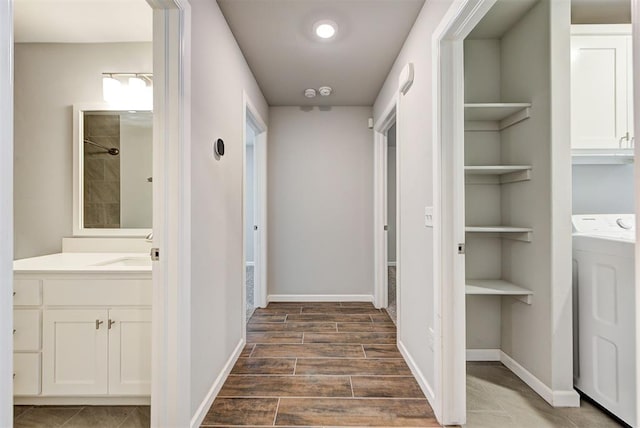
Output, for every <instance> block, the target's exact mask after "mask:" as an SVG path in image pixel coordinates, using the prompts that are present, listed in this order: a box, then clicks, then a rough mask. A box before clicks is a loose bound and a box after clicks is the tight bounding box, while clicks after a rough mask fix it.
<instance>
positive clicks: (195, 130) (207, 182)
mask: <svg viewBox="0 0 640 428" xmlns="http://www.w3.org/2000/svg"><path fill="white" fill-rule="evenodd" d="M190 3H191V13H192V31H191V37H192V47H191V58H192V60H191V70H192V72H191V87H192V88H193V90H192V95H191V138H192V148H191V151H192V154H191V156H192V164H191V183H192V189H191V200H192V204H193V207H192V210H191V212H192V226H191V229H192V231H193V235H192V237H191V241H192V248H191V254H192V260H191V263H192V264H191V352H190V354H191V382H190V383H191V414H195V412H196V410H197V409H198V407H199V406H200V405H201V403H202V402H203V401H204V400H205V398H206V396H207V393H208V392H209V390H210V388H211V386H212V385H213V383H214V381H215V379H216V377H217V376H218V375H219V374H220V373H221V372H222V370H223V367H224V365H225V363H226V362H227V361H228V360H229V358H230V356H231V355H232V353H233V351H234V349H235V348H236V347H237V346H238V344H239V343H240V341H241V340H242V336H243V332H242V320H243V317H244V310H245V308H244V302H243V301H242V289H243V287H244V284H243V283H242V274H243V270H244V265H243V263H244V262H243V258H242V246H243V240H242V232H243V224H242V217H243V215H242V211H243V198H242V180H243V177H242V175H243V172H242V171H243V165H242V164H243V156H242V151H243V148H244V142H243V137H242V135H243V129H244V126H245V124H244V119H243V101H242V93H243V90H245V91H246V92H247V94H248V96H249V98H250V99H251V100H252V102H253V104H254V105H255V106H256V108H257V109H258V112H259V114H260V115H261V116H262V118H263V119H265V120H267V118H268V113H269V111H268V108H267V104H266V101H265V99H264V97H263V96H262V94H261V92H260V89H259V88H258V85H257V83H256V81H255V79H254V77H253V75H252V74H251V71H250V70H249V67H248V66H247V63H246V61H245V59H244V58H243V56H242V53H241V51H240V49H239V47H238V45H237V43H236V41H235V39H234V37H233V35H232V34H231V31H230V30H229V27H228V25H227V23H226V21H225V19H224V16H223V15H222V13H221V12H220V8H219V7H218V4H217V3H216V2H214V1H210V0H190ZM217 138H222V139H224V141H225V145H226V147H225V151H226V153H225V155H224V157H222V158H221V159H220V160H216V159H215V158H214V156H213V150H212V142H213V141H215V139H217ZM185 334H188V333H187V332H185Z"/></svg>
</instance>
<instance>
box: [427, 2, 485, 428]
mask: <svg viewBox="0 0 640 428" xmlns="http://www.w3.org/2000/svg"><path fill="white" fill-rule="evenodd" d="M495 1H496V0H458V1H455V2H454V3H453V4H452V5H451V6H450V7H449V10H448V11H447V13H446V15H445V17H444V18H443V19H442V21H441V24H440V25H439V26H438V28H437V29H436V30H435V32H434V34H433V36H432V49H433V52H432V66H433V76H434V79H433V82H432V85H433V93H434V95H435V96H434V97H433V114H434V117H433V123H434V124H435V126H434V127H433V134H434V135H433V154H434V155H433V165H432V168H433V177H434V244H433V245H434V251H433V253H434V263H433V266H434V284H435V286H434V305H435V313H436V317H435V324H434V359H435V386H436V390H437V391H438V394H437V395H436V399H437V401H436V402H435V403H434V405H433V409H434V413H435V415H436V418H437V419H438V421H439V422H440V423H442V424H443V425H464V424H465V423H466V415H467V410H466V370H465V364H466V362H465V359H466V344H465V340H466V339H465V336H466V326H465V322H466V320H465V318H466V317H465V306H466V303H465V300H466V298H465V287H464V277H465V274H464V272H465V268H464V265H465V258H464V254H462V255H460V254H458V253H457V248H456V247H457V244H458V243H464V242H465V229H464V151H463V150H464V63H463V60H464V58H463V54H464V50H463V41H464V39H465V37H466V36H467V35H468V34H469V32H471V30H472V29H473V28H474V27H475V26H476V25H477V24H478V22H479V21H480V20H481V19H482V17H483V16H484V15H485V14H486V13H487V12H488V11H489V9H490V8H491V7H492V6H493V4H494V3H495ZM452 142H453V144H452ZM443 284H451V286H446V287H443Z"/></svg>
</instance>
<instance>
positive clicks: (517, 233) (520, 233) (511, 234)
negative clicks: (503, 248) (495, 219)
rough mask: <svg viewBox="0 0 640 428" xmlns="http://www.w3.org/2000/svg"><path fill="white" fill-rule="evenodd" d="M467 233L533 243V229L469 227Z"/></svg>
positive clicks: (466, 228) (466, 229)
mask: <svg viewBox="0 0 640 428" xmlns="http://www.w3.org/2000/svg"><path fill="white" fill-rule="evenodd" d="M465 231H466V232H467V233H487V234H499V235H500V237H502V238H507V239H515V240H517V241H525V242H531V238H532V234H533V229H531V228H528V227H515V226H467V227H465Z"/></svg>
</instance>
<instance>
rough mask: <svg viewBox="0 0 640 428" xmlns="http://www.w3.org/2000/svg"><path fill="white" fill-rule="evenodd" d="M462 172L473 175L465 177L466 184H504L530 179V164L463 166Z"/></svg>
mask: <svg viewBox="0 0 640 428" xmlns="http://www.w3.org/2000/svg"><path fill="white" fill-rule="evenodd" d="M464 172H465V174H466V175H467V177H469V176H483V177H482V178H480V177H475V179H473V180H469V178H467V183H468V184H506V183H515V182H517V181H526V180H531V165H473V166H465V167H464Z"/></svg>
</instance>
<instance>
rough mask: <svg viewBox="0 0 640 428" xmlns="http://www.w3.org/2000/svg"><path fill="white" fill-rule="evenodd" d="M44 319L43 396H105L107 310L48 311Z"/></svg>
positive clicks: (45, 312)
mask: <svg viewBox="0 0 640 428" xmlns="http://www.w3.org/2000/svg"><path fill="white" fill-rule="evenodd" d="M43 318H44V323H43V325H44V334H43V344H42V345H43V346H42V353H43V367H42V370H43V384H42V392H43V394H49V395H79V394H82V395H91V394H106V393H107V345H108V337H107V311H106V310H104V309H69V310H47V311H44V316H43ZM96 321H102V324H100V325H98V326H97V327H98V328H96Z"/></svg>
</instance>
